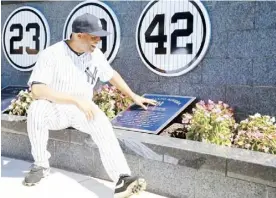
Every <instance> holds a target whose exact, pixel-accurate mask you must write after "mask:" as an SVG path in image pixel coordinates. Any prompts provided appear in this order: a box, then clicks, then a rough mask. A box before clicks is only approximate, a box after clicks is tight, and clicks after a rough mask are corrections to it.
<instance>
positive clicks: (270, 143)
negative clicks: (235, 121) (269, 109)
mask: <svg viewBox="0 0 276 198" xmlns="http://www.w3.org/2000/svg"><path fill="white" fill-rule="evenodd" d="M233 146H234V147H238V148H244V149H249V150H253V151H261V152H265V153H271V154H276V124H275V118H274V117H273V118H271V117H270V116H266V115H264V116H262V115H260V114H258V113H257V114H255V115H252V116H249V117H248V118H247V119H245V120H243V121H241V122H240V124H239V126H238V127H237V131H236V135H235V137H234V145H233Z"/></svg>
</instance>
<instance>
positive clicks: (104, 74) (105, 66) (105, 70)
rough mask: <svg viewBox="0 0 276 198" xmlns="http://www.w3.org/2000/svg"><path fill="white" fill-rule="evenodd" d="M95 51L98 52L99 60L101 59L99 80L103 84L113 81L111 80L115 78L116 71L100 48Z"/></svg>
mask: <svg viewBox="0 0 276 198" xmlns="http://www.w3.org/2000/svg"><path fill="white" fill-rule="evenodd" d="M95 50H97V51H96V52H97V54H96V55H97V56H98V57H97V58H99V59H98V60H99V62H100V64H99V79H100V81H102V82H107V81H109V80H111V78H112V77H113V74H114V70H113V68H112V67H111V65H110V64H109V62H108V61H107V59H106V57H105V55H104V54H103V53H102V51H101V50H100V49H98V48H96V49H95Z"/></svg>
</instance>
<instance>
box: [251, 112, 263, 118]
mask: <svg viewBox="0 0 276 198" xmlns="http://www.w3.org/2000/svg"><path fill="white" fill-rule="evenodd" d="M253 117H254V118H260V117H261V114H259V113H256V114H255V115H254V116H253Z"/></svg>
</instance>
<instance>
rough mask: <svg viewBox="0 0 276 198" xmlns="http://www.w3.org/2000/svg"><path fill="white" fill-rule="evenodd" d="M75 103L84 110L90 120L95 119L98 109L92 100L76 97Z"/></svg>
mask: <svg viewBox="0 0 276 198" xmlns="http://www.w3.org/2000/svg"><path fill="white" fill-rule="evenodd" d="M75 104H76V106H77V107H78V108H79V109H80V110H81V111H83V113H84V114H85V116H86V118H87V119H88V120H91V119H93V118H94V117H95V115H96V113H97V111H98V108H97V107H96V105H95V104H94V103H93V102H92V101H90V100H85V99H76V101H75Z"/></svg>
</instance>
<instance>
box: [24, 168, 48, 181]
mask: <svg viewBox="0 0 276 198" xmlns="http://www.w3.org/2000/svg"><path fill="white" fill-rule="evenodd" d="M49 174H50V168H44V167H41V166H36V165H33V167H32V168H31V170H30V172H29V173H28V174H27V175H26V177H25V179H24V181H23V184H24V185H26V186H34V185H36V184H38V183H39V182H40V180H41V179H42V178H44V177H46V176H48V175H49Z"/></svg>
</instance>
